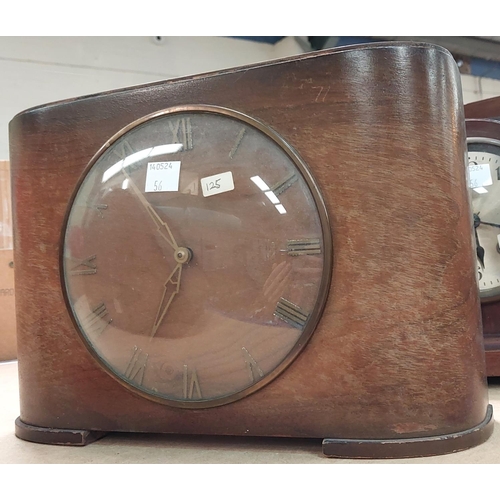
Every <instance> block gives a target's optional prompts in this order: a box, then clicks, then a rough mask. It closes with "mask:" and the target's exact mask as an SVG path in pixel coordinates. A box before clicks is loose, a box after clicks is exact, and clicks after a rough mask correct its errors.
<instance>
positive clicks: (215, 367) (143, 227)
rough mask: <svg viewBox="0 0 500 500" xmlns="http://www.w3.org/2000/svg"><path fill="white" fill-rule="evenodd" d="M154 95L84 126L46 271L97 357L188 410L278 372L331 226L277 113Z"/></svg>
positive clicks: (162, 400)
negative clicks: (90, 130) (52, 273)
mask: <svg viewBox="0 0 500 500" xmlns="http://www.w3.org/2000/svg"><path fill="white" fill-rule="evenodd" d="M244 76H245V73H244V72H242V73H241V75H239V77H244ZM233 83H234V84H236V85H239V84H240V83H241V82H239V81H238V78H236V79H235V80H234V82H233ZM167 93H168V95H165V96H163V97H162V98H161V99H160V100H159V101H158V102H157V104H158V106H153V107H149V108H148V109H149V110H150V111H151V114H150V115H141V109H142V110H143V111H144V110H145V108H141V107H139V106H138V107H134V105H133V104H131V105H132V107H131V108H130V110H127V111H130V115H131V116H133V117H134V120H135V121H134V122H131V123H128V124H127V123H124V122H123V120H122V119H119V120H118V118H116V117H115V118H113V117H110V120H112V122H110V123H109V124H108V125H110V126H109V127H104V128H103V127H97V128H96V130H100V131H102V130H104V129H106V130H111V134H112V135H110V137H99V141H97V142H96V144H100V145H102V144H105V146H104V147H102V148H101V149H100V150H99V152H97V153H94V154H93V155H89V158H92V160H91V162H92V163H90V164H89V166H88V168H86V169H85V165H82V166H81V168H82V175H83V178H82V179H80V180H79V187H78V188H77V189H76V191H74V194H73V195H72V198H71V203H72V205H71V206H70V207H68V213H67V215H66V214H65V215H66V218H65V221H67V222H66V224H67V225H66V228H65V231H66V232H65V233H64V235H63V237H64V238H63V241H64V248H62V249H61V250H62V252H61V255H62V262H61V264H62V270H63V272H64V276H63V278H64V279H63V280H61V281H62V282H63V283H64V285H63V286H65V287H66V288H65V304H67V305H68V307H69V308H71V309H70V313H73V316H74V318H73V320H74V321H73V322H72V324H73V325H74V326H75V329H76V330H77V333H79V334H80V335H79V337H80V338H81V339H82V340H83V342H85V343H86V346H87V348H88V350H89V352H90V353H91V354H92V355H93V356H94V357H95V358H96V359H97V362H98V365H99V367H100V368H101V369H102V370H103V371H104V372H106V373H108V374H109V375H110V376H111V377H112V378H114V379H116V380H117V381H118V382H119V383H120V384H121V386H122V387H123V388H124V390H129V391H130V392H131V393H132V394H133V397H134V398H137V397H138V398H144V399H146V400H152V401H154V404H155V405H156V407H157V408H160V406H159V405H166V406H172V407H175V408H178V409H180V411H179V412H178V413H176V414H177V415H179V418H181V419H183V418H186V419H190V420H193V421H194V420H197V419H199V418H200V419H201V420H204V418H205V417H204V411H205V409H207V408H212V407H217V406H221V407H222V406H224V405H232V404H233V403H235V402H236V401H237V400H239V399H242V398H246V397H247V396H249V397H250V398H253V397H254V396H252V393H254V392H257V391H259V390H260V389H261V388H262V387H263V386H264V385H266V384H268V383H269V382H271V381H272V380H274V379H275V378H276V377H278V376H280V377H281V376H282V375H281V374H283V375H285V376H286V372H285V370H287V369H288V366H289V365H290V364H291V363H292V362H293V361H294V359H295V357H296V356H298V355H299V352H300V351H301V349H302V348H303V347H304V346H305V345H306V344H307V342H308V340H309V338H310V337H311V336H312V335H313V334H314V332H315V328H316V324H317V323H318V321H319V319H320V316H321V312H322V311H323V310H324V306H325V301H326V297H327V296H328V290H329V289H330V277H331V261H333V259H332V254H333V252H332V249H331V245H332V238H331V235H330V232H329V231H330V225H329V223H328V220H329V219H328V214H327V213H326V208H325V203H324V202H323V200H322V198H321V193H320V192H319V190H318V189H317V187H316V184H315V182H314V181H313V178H314V177H315V172H314V171H311V172H309V170H308V167H307V165H306V164H305V161H304V160H306V159H307V158H312V156H310V155H309V154H307V155H304V158H301V157H299V153H297V152H296V151H295V150H294V148H295V147H298V146H301V144H302V145H303V143H304V141H300V140H297V141H296V138H294V133H293V132H291V128H290V127H291V125H293V124H284V123H283V120H282V118H283V117H284V116H285V115H283V116H281V117H280V116H273V115H272V114H269V113H268V111H271V110H268V109H267V107H266V109H265V110H264V109H263V108H262V109H260V108H259V110H258V113H259V116H260V118H256V119H254V118H251V117H250V116H248V115H247V114H243V112H240V111H237V110H231V109H227V108H224V107H222V105H221V106H215V105H196V104H192V103H191V104H189V103H188V104H183V102H185V101H186V100H184V99H181V101H180V103H179V102H178V101H176V100H175V99H173V97H174V96H170V91H168V92H167ZM193 95H194V94H193ZM171 97H172V99H171ZM195 97H196V96H195ZM188 100H189V99H188ZM160 101H161V102H160ZM244 103H245V101H244V100H243V101H241V105H242V109H243V111H244V112H245V113H246V112H248V111H251V109H254V108H252V106H250V107H248V106H244V105H243V104H244ZM236 104H237V103H236ZM236 104H235V105H236ZM238 106H239V104H238ZM162 108H163V109H162ZM264 111H265V112H264ZM122 115H123V114H122ZM110 116H111V115H110ZM267 120H269V122H268V123H267ZM96 123H97V122H96ZM272 124H275V125H276V126H277V127H283V130H284V131H285V130H288V131H289V132H290V133H289V134H288V136H287V137H285V136H283V137H281V136H280V135H279V134H280V131H279V130H273V128H272ZM89 127H92V125H89ZM96 133H98V132H96ZM289 141H290V142H289ZM295 142H296V143H295ZM306 142H307V141H306ZM308 147H311V148H312V147H314V145H313V144H311V145H310V146H308ZM75 168H76V167H75ZM318 177H320V176H318ZM75 182H76V180H75ZM333 334H334V333H332V335H333ZM278 385H279V384H278ZM271 392H272V391H271ZM258 397H259V396H257V397H256V399H258ZM145 404H146V405H147V404H149V403H145ZM246 404H252V403H251V401H249V402H248V403H244V405H246ZM151 408H153V406H152V407H151ZM184 410H186V411H184ZM191 410H194V411H191ZM159 411H160V412H161V410H159ZM174 411H175V412H177V410H174ZM198 411H199V413H198ZM217 411H218V410H216V412H217ZM169 412H170V410H167V411H166V412H165V415H167V414H169ZM221 413H226V410H222V411H221ZM145 416H146V417H147V415H146V414H145ZM169 418H170V417H169ZM175 425H177V424H175ZM242 425H247V424H246V423H245V424H242ZM248 425H251V423H249V424H248Z"/></svg>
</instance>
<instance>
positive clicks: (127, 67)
mask: <svg viewBox="0 0 500 500" xmlns="http://www.w3.org/2000/svg"><path fill="white" fill-rule="evenodd" d="M157 38H158V37H0V159H8V154H9V151H8V123H9V121H10V120H11V119H12V118H13V117H14V115H16V114H17V113H19V112H20V111H23V110H25V109H27V108H30V107H33V106H37V105H39V104H45V103H49V102H52V101H58V100H61V99H67V98H70V97H77V96H81V95H86V94H92V93H95V92H101V91H104V90H111V89H114V88H120V87H127V86H131V85H138V84H142V83H147V82H153V81H158V80H165V79H168V78H173V77H177V76H184V75H190V74H196V73H201V72H205V71H213V70H218V69H223V68H230V67H233V66H240V65H243V64H251V63H256V62H260V61H266V60H269V59H276V58H280V57H286V56H289V55H294V54H299V53H301V52H302V49H301V48H300V46H299V45H298V44H297V42H296V41H295V40H294V38H293V37H287V38H285V39H283V40H282V41H280V42H278V43H277V44H275V45H270V44H267V43H257V42H250V41H246V40H237V39H232V38H223V37H160V38H161V39H160V40H158V39H157Z"/></svg>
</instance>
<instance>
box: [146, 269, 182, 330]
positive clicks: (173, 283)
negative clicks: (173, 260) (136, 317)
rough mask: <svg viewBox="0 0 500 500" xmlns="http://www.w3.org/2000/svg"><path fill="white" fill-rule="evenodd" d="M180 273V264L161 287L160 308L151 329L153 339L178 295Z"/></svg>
mask: <svg viewBox="0 0 500 500" xmlns="http://www.w3.org/2000/svg"><path fill="white" fill-rule="evenodd" d="M181 273H182V264H177V265H176V266H175V268H174V270H173V271H172V273H171V274H170V276H169V277H168V279H167V281H166V282H165V285H163V295H162V298H161V301H160V307H159V308H158V312H157V313H156V318H155V322H154V325H153V329H152V330H151V337H154V336H155V334H156V332H157V330H158V328H159V327H160V325H161V322H162V321H163V318H164V317H165V314H166V313H167V311H168V308H169V307H170V304H171V303H172V300H174V297H175V296H176V295H177V294H178V293H179V288H180V286H181Z"/></svg>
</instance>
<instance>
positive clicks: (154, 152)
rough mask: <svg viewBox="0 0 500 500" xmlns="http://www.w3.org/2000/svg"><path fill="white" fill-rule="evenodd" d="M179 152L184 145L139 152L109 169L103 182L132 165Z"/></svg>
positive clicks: (161, 146) (166, 145) (168, 145)
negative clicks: (146, 159)
mask: <svg viewBox="0 0 500 500" xmlns="http://www.w3.org/2000/svg"><path fill="white" fill-rule="evenodd" d="M179 151H182V144H161V145H160V146H155V147H153V148H147V149H143V150H141V151H137V153H133V154H131V155H129V156H126V157H125V158H124V159H123V160H120V161H119V162H117V163H115V164H114V165H113V166H112V167H109V168H108V169H107V170H106V171H105V172H104V174H103V175H102V182H106V181H109V179H111V177H113V176H114V175H116V174H118V173H119V172H120V171H121V170H122V168H125V167H128V166H130V165H132V163H136V162H138V161H141V160H144V159H145V158H148V157H149V158H152V157H154V156H159V155H164V154H172V153H178V152H179Z"/></svg>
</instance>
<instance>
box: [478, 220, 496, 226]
mask: <svg viewBox="0 0 500 500" xmlns="http://www.w3.org/2000/svg"><path fill="white" fill-rule="evenodd" d="M480 224H484V225H486V226H493V227H500V224H494V223H493V222H484V221H483V220H482V221H481V222H480Z"/></svg>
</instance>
